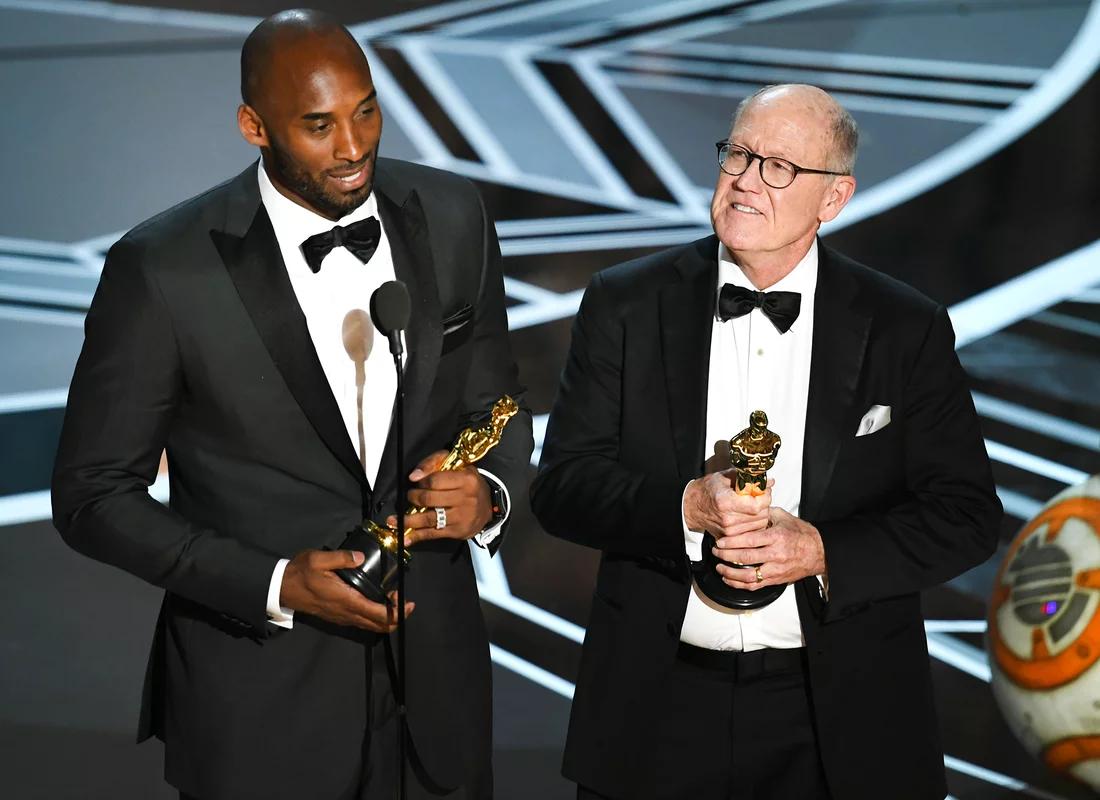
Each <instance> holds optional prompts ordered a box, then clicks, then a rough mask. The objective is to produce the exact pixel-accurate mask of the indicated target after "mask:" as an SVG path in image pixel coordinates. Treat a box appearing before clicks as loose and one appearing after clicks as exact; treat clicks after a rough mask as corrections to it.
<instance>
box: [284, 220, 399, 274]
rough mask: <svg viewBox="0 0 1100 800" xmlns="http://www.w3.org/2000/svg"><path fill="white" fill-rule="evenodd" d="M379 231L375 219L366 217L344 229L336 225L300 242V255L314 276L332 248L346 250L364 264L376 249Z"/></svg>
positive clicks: (380, 228)
mask: <svg viewBox="0 0 1100 800" xmlns="http://www.w3.org/2000/svg"><path fill="white" fill-rule="evenodd" d="M381 230H382V227H381V226H380V225H379V224H378V218H377V217H367V218H366V219H362V220H359V221H358V222H353V223H351V224H350V225H348V226H346V227H345V226H343V225H337V226H336V227H334V228H333V229H332V230H331V231H326V232H325V233H318V234H315V235H313V236H310V237H309V238H308V239H306V240H305V241H304V242H302V255H303V256H305V258H306V264H308V265H309V268H310V269H311V270H313V272H314V273H315V274H316V273H317V272H319V271H320V269H321V262H322V261H324V260H325V256H327V255H328V254H329V253H331V252H332V248H334V247H344V248H347V249H348V250H350V251H351V252H352V253H353V254H354V255H355V257H356V258H358V259H359V260H360V261H362V262H363V263H364V264H366V263H367V262H368V261H370V257H371V256H373V255H374V251H375V250H377V249H378V239H379V235H380V233H381Z"/></svg>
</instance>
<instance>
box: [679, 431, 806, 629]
mask: <svg viewBox="0 0 1100 800" xmlns="http://www.w3.org/2000/svg"><path fill="white" fill-rule="evenodd" d="M780 444H782V440H781V439H780V438H779V435H778V434H776V433H774V432H772V431H770V430H768V415H767V414H765V413H764V412H763V411H759V410H757V411H754V412H752V414H750V415H749V427H747V428H745V430H743V431H741V432H740V433H738V434H737V435H736V436H734V437H733V438H732V439H730V464H731V465H732V467H733V469H734V479H733V489H734V491H736V492H737V493H739V494H747V495H759V494H763V493H764V491H765V490H766V489H767V488H768V470H769V469H771V468H772V467H773V466H774V465H775V458H776V456H777V455H778V453H779V446H780ZM714 543H715V540H714V537H713V536H712V535H711V534H710V533H704V534H703V559H702V561H701V562H699V563H700V566H699V567H698V568H697V569H696V570H695V576H694V577H695V584H696V586H698V587H699V590H700V591H701V592H702V593H703V594H705V595H706V596H707V597H709V598H710V599H711V600H713V601H714V602H715V603H718V604H719V605H721V606H725V607H726V608H734V609H752V608H762V607H764V606H766V605H768V604H769V603H771V602H773V601H774V600H775V599H776V598H778V597H779V595H781V594H783V590H784V589H786V588H787V584H785V583H782V584H777V585H773V586H765V587H763V588H761V589H757V590H755V591H748V590H747V589H735V588H733V587H732V586H728V585H727V584H726V583H724V582H723V581H722V576H721V575H719V574H718V572H717V571H716V569H715V568H716V567H717V566H718V564H720V563H721V564H725V565H726V566H727V567H732V568H734V569H746V570H753V571H755V570H756V568H757V567H759V566H761V565H760V564H735V563H732V562H729V561H722V560H720V559H719V558H718V556H716V555H714Z"/></svg>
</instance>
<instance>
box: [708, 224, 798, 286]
mask: <svg viewBox="0 0 1100 800" xmlns="http://www.w3.org/2000/svg"><path fill="white" fill-rule="evenodd" d="M726 283H732V284H733V285H734V286H741V287H744V288H745V289H752V290H753V291H756V287H755V286H753V284H752V281H750V280H749V278H748V276H747V275H745V273H744V272H742V270H741V267H739V266H738V265H737V262H735V261H734V260H733V256H732V255H731V254H730V252H729V250H727V249H726V246H725V245H724V244H722V243H721V242H719V243H718V289H719V290H721V288H722V285H723V284H726ZM816 289H817V237H814V240H813V243H812V244H810V249H809V250H807V251H806V255H804V256H802V260H801V261H799V262H798V263H797V264H795V266H794V269H792V270H791V271H790V272H788V273H787V274H786V275H784V276H783V277H782V278H781V279H780V280H778V281H777V282H776V283H775V284H774V285H772V286H769V287H768V288H767V289H766V291H769V292H798V293H799V294H801V295H803V296H806V297H813V295H814V291H815V290H816Z"/></svg>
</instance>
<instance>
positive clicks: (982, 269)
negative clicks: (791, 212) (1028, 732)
mask: <svg viewBox="0 0 1100 800" xmlns="http://www.w3.org/2000/svg"><path fill="white" fill-rule="evenodd" d="M185 5H186V8H184V7H183V6H185ZM313 5H315V6H321V7H324V8H328V9H329V10H331V11H334V12H335V13H336V14H338V15H339V16H340V17H341V19H343V20H345V21H346V22H347V23H348V24H349V25H350V26H351V29H352V31H353V32H354V34H355V36H356V37H357V38H358V40H359V41H360V42H361V43H362V45H363V48H364V50H365V51H366V52H367V54H368V56H369V58H370V61H371V65H372V68H373V75H374V79H375V83H376V85H377V88H378V94H379V98H380V101H381V106H382V108H383V111H384V114H385V131H384V135H383V139H382V146H381V149H382V153H383V154H384V155H388V156H395V157H400V158H407V159H412V160H416V161H420V162H422V163H425V164H430V165H433V166H437V167H442V168H444V169H449V170H452V171H454V172H457V173H461V174H463V175H466V176H468V177H469V178H470V179H471V180H473V181H475V182H476V183H477V184H478V186H479V187H480V189H481V191H482V193H483V194H484V196H485V198H486V201H487V203H488V206H489V208H490V210H491V211H492V213H493V214H494V215H495V217H496V219H497V230H498V232H499V234H500V240H501V245H502V249H503V252H504V257H505V261H504V263H505V273H506V289H507V293H508V296H509V298H510V303H511V305H510V307H509V310H508V311H509V322H510V326H511V330H512V339H513V344H514V347H515V351H516V353H517V356H518V358H519V362H520V366H521V370H522V377H523V379H524V381H525V382H526V384H527V385H528V386H529V387H530V394H529V400H530V403H531V406H532V408H533V410H534V413H535V415H536V416H535V422H536V426H535V428H536V445H538V444H539V443H540V442H541V432H542V430H543V429H544V427H545V421H546V414H547V412H548V411H549V410H550V405H551V402H552V400H553V394H554V391H555V387H556V384H557V380H558V375H559V372H560V369H561V366H562V363H563V359H564V356H565V352H566V348H567V346H568V340H569V325H570V319H571V317H572V315H573V313H574V312H575V310H576V308H577V304H578V302H579V299H580V295H581V292H582V290H583V288H584V286H585V285H586V283H587V281H588V279H589V277H590V275H591V274H592V273H593V272H594V271H595V270H597V269H600V268H602V267H605V266H608V265H611V264H613V263H616V262H618V261H622V260H625V259H629V258H633V257H636V256H639V255H643V254H645V253H648V252H652V251H654V250H656V249H659V248H663V247H667V246H670V245H674V244H678V243H682V242H686V241H690V240H692V239H694V238H697V237H699V236H701V235H704V234H706V233H708V232H709V227H708V201H709V196H710V192H711V187H712V185H713V182H714V180H715V177H716V170H717V166H716V163H715V160H714V147H713V144H712V143H713V142H715V141H717V140H718V139H720V138H722V137H724V136H725V135H726V133H727V131H728V128H729V119H730V114H731V112H732V110H733V108H734V106H735V105H736V104H737V102H738V101H739V100H740V99H741V98H742V97H744V96H745V95H746V94H747V93H749V92H751V91H753V90H754V89H756V88H758V87H759V86H761V85H764V84H768V83H775V82H783V81H805V82H810V83H816V84H818V85H821V86H823V87H826V88H828V89H829V90H830V91H832V92H833V93H834V94H835V95H836V97H837V98H838V99H840V100H841V102H843V103H844V104H845V105H846V106H847V107H848V108H849V109H850V110H851V111H852V113H853V114H854V115H855V117H856V119H857V120H858V122H859V124H860V126H861V128H862V131H863V147H862V148H861V153H860V157H859V163H858V167H857V170H856V175H857V178H858V181H859V190H858V192H857V194H856V197H855V200H854V201H853V202H852V203H851V205H850V206H849V207H848V209H846V210H845V212H844V213H843V214H842V215H841V217H840V218H839V219H838V220H837V221H836V222H835V223H834V224H832V225H831V226H830V227H829V229H828V230H827V231H826V232H825V233H826V240H827V241H828V243H829V244H831V245H833V246H836V247H838V248H840V249H842V250H843V251H845V252H846V253H847V254H849V255H850V256H852V257H854V258H856V259H858V260H860V261H863V262H865V263H868V264H870V265H872V266H874V267H876V268H878V269H880V270H882V271H883V272H886V273H889V274H891V275H895V276H897V277H899V278H901V279H903V280H905V281H907V282H909V283H911V284H913V285H915V286H916V287H918V288H919V289H921V290H922V291H924V292H925V293H927V294H929V295H931V296H932V297H934V298H936V299H938V300H940V301H942V302H944V303H945V304H947V305H948V306H949V307H950V310H951V317H952V320H953V322H954V324H955V328H956V331H957V332H958V348H959V353H960V356H961V358H962V361H963V364H964V365H965V367H966V369H967V371H968V373H969V375H970V379H971V384H972V388H973V392H974V399H975V401H976V403H977V407H978V410H979V412H980V414H981V415H982V422H983V426H984V431H985V434H986V436H987V442H988V447H989V453H990V456H991V457H992V458H993V461H994V471H995V475H996V480H997V485H998V491H999V492H1000V495H1001V499H1002V500H1003V502H1004V506H1005V510H1006V512H1007V513H1006V517H1005V522H1004V527H1003V531H1002V533H1003V537H1002V538H1003V542H1004V544H1003V545H1002V548H1001V551H1000V552H999V553H998V555H997V556H995V557H994V558H993V559H992V560H991V561H990V563H989V564H987V565H985V566H982V567H979V568H977V569H975V570H973V571H972V572H970V573H968V574H966V575H964V576H962V577H960V578H959V579H957V580H955V581H954V582H952V584H951V585H950V586H947V587H944V588H941V589H936V590H934V591H931V592H929V593H928V594H927V595H926V597H925V598H924V601H925V602H924V608H925V613H926V617H927V629H928V642H929V649H930V652H931V654H932V658H933V660H934V676H935V683H936V693H937V694H936V697H937V703H938V705H939V712H940V718H941V720H942V723H943V733H942V739H943V744H944V746H945V748H946V751H947V753H948V760H947V766H948V768H949V775H948V776H949V783H950V786H951V791H952V794H953V796H955V797H958V798H965V799H967V800H970V799H973V800H977V799H978V798H1004V797H1041V798H1053V797H1059V798H1078V797H1085V796H1087V793H1086V792H1085V791H1084V790H1083V789H1081V788H1080V787H1078V786H1075V785H1073V784H1071V783H1070V782H1068V781H1065V780H1061V779H1058V778H1057V777H1054V776H1052V775H1051V774H1050V773H1048V772H1047V771H1045V770H1044V768H1043V767H1042V766H1040V765H1039V764H1038V763H1037V762H1036V761H1034V760H1033V759H1032V758H1031V757H1030V756H1029V755H1027V753H1026V752H1025V750H1024V749H1023V748H1022V747H1021V746H1020V745H1019V744H1018V743H1017V742H1016V741H1015V739H1014V738H1013V735H1012V734H1011V733H1010V731H1009V729H1008V727H1007V726H1006V725H1005V724H1004V722H1003V720H1002V718H1001V716H1000V713H999V711H998V710H997V707H996V705H995V703H994V698H993V693H992V691H991V688H990V677H991V673H990V668H989V666H988V662H987V659H986V654H985V652H984V644H983V641H984V639H983V634H984V631H985V625H986V623H985V619H986V602H987V599H988V597H989V596H990V592H991V590H992V587H993V584H994V581H995V574H996V569H997V566H998V564H999V562H1000V560H1001V558H1002V556H1003V554H1004V551H1005V550H1006V549H1007V547H1008V543H1009V542H1010V541H1011V539H1012V537H1013V536H1014V534H1015V533H1016V531H1017V530H1018V529H1019V528H1021V527H1022V525H1023V524H1024V522H1025V520H1027V519H1029V518H1031V517H1032V516H1033V515H1034V514H1035V513H1037V512H1038V511H1039V509H1040V508H1042V506H1043V505H1044V504H1045V503H1046V502H1047V501H1048V500H1049V499H1050V498H1052V497H1053V496H1054V495H1056V494H1057V493H1059V492H1060V491H1062V490H1063V489H1065V488H1066V487H1067V486H1070V485H1073V484H1079V483H1081V482H1082V481H1083V480H1084V479H1085V478H1086V477H1087V476H1088V475H1089V474H1090V473H1095V472H1097V471H1098V461H1100V459H1098V456H1097V454H1098V452H1100V358H1098V355H1097V353H1098V344H1100V180H1098V178H1100V168H1098V167H1100V163H1098V162H1100V148H1098V147H1097V145H1096V143H1097V141H1100V77H1098V76H1097V72H1096V70H1097V64H1098V62H1100V7H1098V5H1100V2H1089V0H955V1H954V2H941V1H940V0H862V1H859V0H856V1H853V2H839V1H837V0H745V1H744V2H733V3H729V2H711V1H710V0H691V1H690V2H689V1H688V0H683V1H682V2H666V3H657V2H648V1H646V0H567V1H564V2H563V0H542V1H530V2H515V1H514V0H487V2H481V3H476V2H449V3H447V2H445V3H433V2H399V3H398V2H394V3H381V2H377V3H355V2H337V0H314V2H313ZM280 7H281V6H280V5H279V4H277V3H274V2H268V1H267V0H226V2H212V1H211V2H192V3H187V4H183V3H179V4H178V5H176V4H173V3H171V2H156V0H154V2H153V3H152V4H151V5H150V4H146V5H138V4H137V3H133V4H131V3H102V2H96V3H91V2H89V3H83V2H69V1H68V0H51V2H35V1H32V0H27V1H26V2H22V1H20V0H0V108H3V121H4V124H3V125H2V126H0V164H2V169H0V175H2V176H3V195H2V196H0V343H2V346H0V647H2V650H0V765H2V768H0V795H3V796H5V797H20V798H22V797H35V798H38V797H41V798H100V797H102V798H113V799H114V800H125V799H126V798H160V797H164V798H169V797H174V794H173V793H171V792H170V791H168V789H167V788H165V787H164V786H163V785H162V784H161V783H160V779H159V773H160V769H161V764H160V759H161V754H160V750H159V746H158V745H156V744H146V745H143V746H142V747H140V748H139V747H134V746H133V745H132V744H131V742H132V737H133V729H134V725H135V721H136V709H137V703H138V695H139V691H140V685H141V679H142V672H143V667H144V661H145V656H146V652H147V650H148V646H149V639H150V632H151V630H152V623H153V619H154V617H155V614H156V609H157V607H158V604H159V596H160V593H159V592H158V591H156V590H154V589H152V588H150V587H148V586H145V585H143V584H141V583H139V582H138V581H136V580H135V579H132V578H130V577H128V576H125V575H122V574H120V573H117V572H114V571H111V570H109V569H107V568H105V567H102V566H100V565H97V564H94V563H92V562H89V561H86V560H84V559H82V558H80V557H78V556H76V555H75V554H74V553H72V552H70V551H68V550H67V549H66V548H65V546H64V545H63V544H62V543H61V541H60V539H59V538H58V537H57V535H56V533H55V532H54V531H53V529H52V527H51V525H50V523H49V519H48V518H49V497H48V491H47V489H48V485H49V474H50V468H51V462H52V458H53V453H54V449H55V446H56V441H57V435H58V430H59V427H60V420H61V415H62V410H63V406H64V403H65V396H66V388H67V386H68V381H69V378H70V375H71V372H72V367H73V364H74V361H75V358H76V355H77V353H78V351H79V348H80V345H81V338H82V330H81V325H82V321H83V316H84V313H85V311H86V309H87V306H88V302H89V300H90V298H91V296H92V292H93V291H94V288H95V285H96V281H97V279H98V274H99V270H100V269H101V267H102V262H103V256H104V253H105V252H106V250H107V248H108V247H109V246H110V244H111V243H112V242H114V241H115V240H116V239H117V238H118V237H119V236H120V234H121V233H122V232H123V231H125V230H126V229H128V228H129V227H131V226H133V225H134V224H136V223H138V222H140V221H141V220H143V219H145V218H147V217H149V216H151V215H153V214H155V213H157V212H159V211H161V210H163V209H165V208H168V207H169V206H171V205H174V204H175V203H177V202H179V201H181V200H184V199H186V198H187V197H189V196H191V195H193V194H195V193H197V192H200V191H202V190H204V189H206V188H208V187H209V186H211V185H213V184H215V183H218V182H220V181H221V180H223V179H225V178H226V177H228V176H231V175H233V174H236V173H237V172H238V171H240V170H241V169H242V168H243V167H245V166H246V165H247V164H249V162H250V161H251V160H252V159H253V158H254V157H255V154H254V152H252V151H251V150H250V149H249V148H248V147H247V146H246V145H245V144H244V143H243V142H242V141H241V139H240V137H239V135H238V134H237V131H236V125H235V118H234V114H235V108H236V105H237V103H238V91H237V82H238V71H237V59H238V53H239V48H240V45H241V42H242V41H243V39H244V36H245V35H246V34H247V32H248V31H249V30H250V29H251V28H252V26H253V25H254V24H255V22H256V21H257V19H258V18H259V17H260V16H262V15H264V14H267V13H270V12H272V11H275V10H278V9H279V8H280ZM364 8H366V9H367V10H363V9H364ZM538 455H539V448H538V446H536V450H535V455H534V457H533V462H532V470H533V469H534V466H533V465H534V463H537V459H538ZM154 491H155V492H157V493H158V495H159V496H162V497H163V494H164V490H163V482H160V483H158V485H157V486H156V487H155V489H154ZM515 500H516V509H515V511H514V514H515V517H516V522H515V524H514V525H513V528H512V532H511V533H510V535H509V539H508V541H507V542H506V544H505V546H504V548H503V550H502V553H501V557H500V558H497V559H495V560H492V561H489V560H487V559H483V558H479V559H478V560H477V569H478V580H479V586H480V588H481V594H482V597H483V600H484V603H483V607H484V611H485V616H486V618H487V620H488V623H489V629H490V632H491V636H492V641H493V659H494V662H495V668H494V676H495V693H496V709H495V713H496V736H495V739H496V750H497V757H496V764H497V781H498V795H499V796H500V797H502V798H520V797H523V798H538V797H546V798H565V797H570V796H571V792H570V789H569V787H568V786H567V785H566V784H565V783H564V781H563V780H562V779H561V778H560V777H559V776H558V767H559V762H560V751H561V745H562V741H563V738H564V728H565V722H566V719H567V715H568V707H569V698H570V697H571V694H572V690H573V684H572V681H573V678H574V675H575V672H576V668H577V661H578V655H579V652H580V642H581V641H582V638H583V636H584V626H585V622H586V619H587V615H588V603H589V594H590V591H591V585H592V580H593V575H594V568H595V563H596V555H595V554H594V553H593V552H590V551H587V550H584V549H581V548H578V547H574V546H571V545H568V544H565V543H562V542H560V541H558V540H554V539H551V538H549V537H548V536H546V535H545V534H544V533H543V532H541V531H540V530H539V528H538V525H537V524H536V523H535V522H534V521H533V519H532V517H531V514H530V511H529V509H528V508H527V504H526V499H525V498H515ZM1093 700H1096V698H1093ZM1081 702H1089V700H1088V698H1084V699H1082V701H1081ZM1098 702H1100V701H1098ZM897 724H898V725H904V724H905V720H898V721H897ZM883 733H884V732H882V731H868V732H867V735H868V736H878V735H883ZM520 787H525V788H520ZM890 795H891V789H890V787H889V786H884V787H882V796H883V797H884V798H888V797H890Z"/></svg>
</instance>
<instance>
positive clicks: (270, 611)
mask: <svg viewBox="0 0 1100 800" xmlns="http://www.w3.org/2000/svg"><path fill="white" fill-rule="evenodd" d="M289 563H290V559H289V558H280V559H279V561H278V562H277V563H276V564H275V569H274V570H272V572H271V583H270V584H268V587H267V621H268V622H270V623H271V624H272V625H278V626H279V627H280V628H288V629H289V628H293V627H294V609H292V608H283V607H282V606H281V605H279V595H280V594H281V593H282V589H283V573H284V572H286V565H287V564H289Z"/></svg>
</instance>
